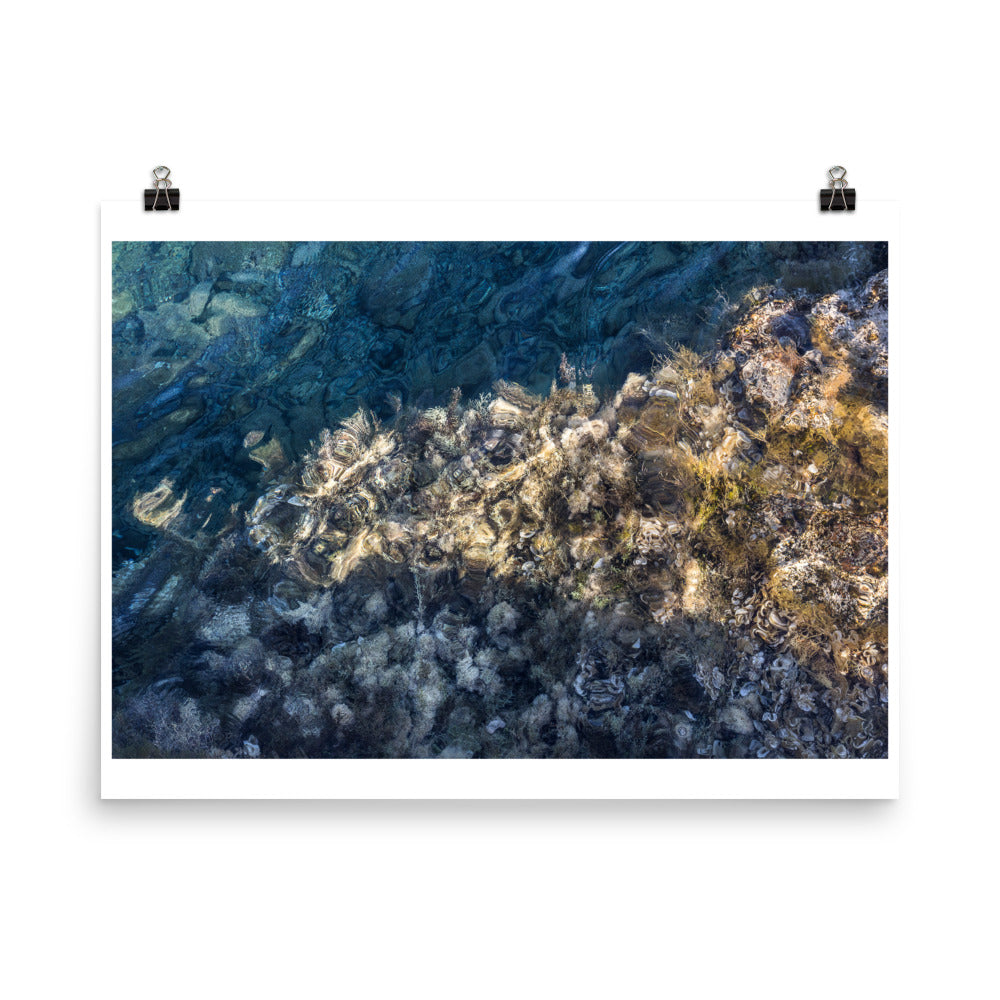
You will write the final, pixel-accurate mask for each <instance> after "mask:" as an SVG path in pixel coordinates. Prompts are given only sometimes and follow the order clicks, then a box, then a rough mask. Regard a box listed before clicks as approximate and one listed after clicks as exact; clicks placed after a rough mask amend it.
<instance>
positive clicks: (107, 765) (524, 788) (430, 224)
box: [101, 192, 905, 799]
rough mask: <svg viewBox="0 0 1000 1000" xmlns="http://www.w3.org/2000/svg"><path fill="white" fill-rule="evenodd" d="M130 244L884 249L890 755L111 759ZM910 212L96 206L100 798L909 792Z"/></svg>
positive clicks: (488, 204) (408, 204) (863, 207)
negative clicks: (905, 541)
mask: <svg viewBox="0 0 1000 1000" xmlns="http://www.w3.org/2000/svg"><path fill="white" fill-rule="evenodd" d="M119 240H164V241H166V240H224V241H230V240H254V241H267V240H296V241H297V240H302V241H305V240H327V241H332V240H565V241H571V240H572V241H576V240H591V241H603V240H644V241H645V240H670V241H675V240H705V241H708V240H760V241H765V240H886V241H888V243H889V292H890V294H889V342H890V379H889V454H890V462H889V582H890V586H889V636H890V640H889V757H888V759H886V760H566V761H564V760H115V759H113V758H112V756H111V561H110V554H111V544H110V542H111V503H110V497H111V449H110V442H111V392H110V385H111V243H112V242H113V241H119ZM898 268H899V210H898V207H897V205H896V203H894V202H866V201H863V200H859V203H858V208H857V210H856V211H855V212H839V213H829V212H820V211H819V208H818V198H817V200H815V201H811V202H803V201H770V202H714V201H713V202H708V201H702V202H697V201H691V202H667V201H659V202H643V201H601V202H597V201H538V202H530V201H527V202H526V201H395V202H393V201H350V202H301V201H300V202H294V201H291V202H287V201H286V202H199V201H197V200H193V201H192V200H188V199H182V201H181V209H180V211H178V212H145V211H143V209H142V204H141V197H140V196H139V193H138V192H137V197H136V199H135V200H134V201H129V202H118V201H116V202H103V203H102V205H101V373H102V381H101V486H102V498H101V499H102V503H101V538H102V544H101V797H102V798H164V799H167V798H191V799H206V798H208V799H216V798H218V799H224V798H229V799H246V798H279V799H307V798H339V799H378V798H387V799H456V798H470V799H489V798H498V799H590V798H598V799H600V798H607V799H649V798H895V797H897V796H898V788H899V700H900V681H899V665H900V663H899V661H900V645H901V635H900V629H899V622H900V619H899V606H898V605H899V585H898V583H899V571H898V567H899V553H898V537H899V532H898V509H899V504H898V497H897V492H898V485H899V474H898V473H899V469H898V460H899V414H900V412H901V411H900V399H901V396H900V392H901V389H900V384H901V379H900V371H901V370H902V369H903V368H904V363H903V362H902V357H903V356H904V354H905V350H904V345H903V338H902V336H901V333H902V331H901V329H900V326H899V323H898V316H899V311H900V310H899V306H898V294H897V290H898V289H899V288H900V284H901V283H900V282H899V279H898Z"/></svg>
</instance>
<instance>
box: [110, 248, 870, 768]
mask: <svg viewBox="0 0 1000 1000" xmlns="http://www.w3.org/2000/svg"><path fill="white" fill-rule="evenodd" d="M884 258H885V250H884V247H880V246H877V245H867V244H865V245H861V244H764V243H741V244H727V243H708V244H707V243H656V244H651V243H645V244H637V243H622V244H614V243H607V244H598V243H594V244H591V243H505V244H491V243H466V244H456V243H438V244H435V243H425V244H332V243H331V244H275V243H268V244H231V243H214V244H213V243H197V244H178V243H159V244H116V246H115V249H114V269H113V277H114V302H113V315H114V329H113V369H114V370H113V459H114V462H113V468H114V483H113V494H114V496H113V522H114V534H113V540H112V545H113V552H114V564H115V567H116V570H117V571H118V573H119V581H120V587H119V591H118V595H119V596H118V597H116V602H115V609H114V613H115V625H116V634H117V636H118V645H117V646H116V651H117V652H116V662H117V673H116V678H117V679H118V681H119V683H120V685H121V688H120V689H121V691H123V692H124V691H125V690H126V687H128V690H129V692H130V694H129V697H136V696H137V695H136V692H137V691H141V692H143V693H142V697H146V698H152V699H154V701H155V699H156V698H157V697H160V698H161V701H163V704H162V705H160V706H159V707H160V708H162V709H163V711H165V712H167V714H168V715H169V714H170V713H171V712H173V713H174V714H176V711H179V709H178V708H177V706H178V704H179V702H178V701H177V699H178V697H179V695H174V696H171V697H173V701H171V699H170V698H168V697H167V696H168V695H169V694H170V692H172V691H181V692H184V691H186V692H187V694H188V695H190V696H191V698H190V699H189V700H193V701H194V702H195V703H196V704H200V705H208V704H209V703H211V704H212V706H213V708H214V709H219V711H220V712H221V713H222V715H224V714H225V712H227V711H229V712H231V711H232V705H233V697H232V691H229V692H228V693H227V684H228V685H229V687H233V683H235V682H232V679H230V681H226V680H224V679H220V678H219V677H216V678H215V680H213V681H211V683H209V682H207V681H206V680H205V676H204V675H205V663H206V658H207V660H211V657H212V656H213V655H214V656H220V655H225V656H232V655H234V652H233V651H234V649H235V647H236V646H239V644H240V643H241V642H243V641H244V640H249V639H250V638H258V641H259V637H258V636H256V635H253V633H254V632H258V633H260V634H261V635H265V634H266V635H269V636H270V639H269V640H268V641H267V642H265V643H264V644H263V647H267V649H273V650H275V651H277V650H279V649H281V648H283V649H285V651H286V652H285V653H281V652H276V653H275V655H277V656H285V657H286V658H290V659H292V661H293V665H292V667H291V668H288V670H290V671H291V673H292V674H294V673H295V671H296V670H297V669H299V668H300V667H302V668H304V666H305V664H303V663H300V662H299V661H300V660H302V658H303V657H307V656H308V657H312V658H313V659H315V657H316V656H319V655H322V654H323V650H324V648H326V646H328V645H336V643H333V642H332V641H331V639H332V638H334V637H332V636H331V635H329V634H328V633H329V628H328V624H329V623H323V622H319V625H320V626H321V627H319V628H318V630H317V629H316V628H314V627H313V626H314V625H315V624H316V622H313V621H312V619H310V624H304V620H303V621H300V620H295V619H294V610H295V608H296V607H299V606H301V605H300V604H296V603H295V601H299V602H301V601H302V600H303V594H302V593H301V592H296V594H295V597H294V600H293V601H292V603H291V604H289V602H288V601H287V600H285V599H284V598H282V596H281V593H280V587H279V590H278V592H276V591H275V587H276V586H278V585H280V584H281V582H282V581H281V580H280V579H276V578H275V570H274V568H273V566H272V565H271V564H270V563H268V562H267V561H266V560H265V559H264V558H263V557H259V558H256V559H255V558H252V557H251V548H249V547H248V546H247V544H246V540H247V534H246V531H247V518H248V515H249V512H250V511H251V509H252V508H253V507H254V505H255V504H256V503H258V501H259V499H260V497H261V496H262V494H264V493H265V492H266V491H267V490H268V488H269V487H272V486H273V485H274V484H280V483H282V482H285V481H292V480H294V479H295V477H296V475H297V473H298V470H299V467H300V463H301V461H302V460H303V458H305V457H306V456H307V455H309V454H310V452H311V450H313V449H314V447H315V444H316V442H317V441H318V440H319V438H320V435H321V433H322V432H323V430H324V429H326V428H335V427H337V426H338V424H339V423H340V422H341V421H343V420H345V419H347V418H349V417H350V416H351V415H352V414H354V413H356V412H357V411H359V410H363V411H367V412H369V413H370V414H371V415H372V416H373V418H374V419H376V420H381V421H383V422H385V423H386V425H391V424H392V422H393V421H395V420H396V419H397V417H396V414H397V413H398V412H402V413H406V412H410V411H418V410H420V411H431V410H433V409H434V408H435V407H448V406H449V405H452V406H455V405H459V406H461V407H466V406H471V405H472V403H473V401H474V400H476V399H478V398H480V397H483V396H487V395H489V394H491V393H492V387H493V385H494V384H495V383H496V382H497V381H498V380H503V381H505V382H508V383H517V384H518V385H520V386H523V387H524V388H525V389H526V390H528V391H529V392H532V393H535V394H537V395H538V396H545V395H547V394H548V392H549V390H550V388H551V387H552V386H553V384H554V383H558V384H560V385H564V386H565V385H568V384H571V383H572V384H574V385H577V384H578V385H583V384H584V383H588V384H591V385H593V387H594V391H595V393H596V395H597V397H600V398H602V399H608V398H610V397H612V396H613V395H614V393H615V391H616V390H617V389H619V388H620V386H621V385H622V382H623V380H624V379H625V377H626V375H627V374H628V373H629V372H632V371H634V372H643V371H648V370H649V369H650V367H651V366H652V364H653V361H654V358H655V357H657V356H659V355H662V354H663V353H665V352H666V351H668V350H669V349H670V348H673V347H676V346H678V345H688V346H691V347H693V348H694V349H696V350H698V351H706V350H709V349H710V348H712V347H713V346H714V345H715V344H716V342H717V340H718V338H719V337H720V336H721V335H722V334H723V333H724V332H725V330H726V328H727V324H728V323H731V320H732V316H733V313H734V309H735V307H736V306H737V305H738V304H739V303H740V301H741V300H742V299H743V298H744V297H745V296H746V295H747V293H748V292H750V290H751V289H753V288H755V287H758V286H766V285H775V284H777V285H783V286H784V287H785V288H787V289H789V293H788V297H789V298H794V297H795V296H799V297H808V296H812V297H813V298H815V297H816V296H818V295H821V294H823V293H827V292H833V291H835V290H836V289H838V288H844V287H848V286H851V285H856V284H858V283H859V282H862V281H864V280H865V279H866V278H867V277H868V276H869V275H870V274H872V273H874V272H875V271H876V270H878V269H879V268H880V267H882V266H884ZM800 346H802V347H803V349H804V347H805V345H800ZM456 447H457V445H456ZM445 450H446V449H445ZM453 457H454V456H448V455H444V456H443V458H442V461H444V460H446V459H450V458H453ZM427 474H428V475H430V473H427ZM614 515H615V512H614V510H608V511H606V512H605V516H612V517H613V516H614ZM237 548H238V549H239V550H240V552H241V556H240V559H241V560H244V561H243V562H240V566H241V572H242V573H245V574H250V579H251V581H252V586H250V587H248V588H245V589H244V591H241V592H240V594H239V595H238V596H239V597H240V601H242V602H243V603H237V602H234V601H232V600H229V599H230V598H232V597H233V595H232V594H229V593H227V592H226V586H228V584H226V586H223V587H222V588H221V592H213V584H212V579H213V575H212V573H213V571H212V566H213V565H216V564H218V563H223V564H224V563H226V562H227V560H228V559H229V557H228V556H227V555H226V553H227V552H229V551H230V550H235V549H237ZM216 575H218V574H216ZM411 575H412V574H411ZM222 576H223V577H225V573H222ZM206 580H207V581H208V585H207V586H206ZM369 584H370V581H369V583H368V584H366V586H368V585H369ZM383 584H386V582H385V581H381V582H380V586H381V585H383ZM386 586H388V585H387V584H386ZM395 586H397V587H399V586H400V584H399V583H398V582H396V583H395ZM409 586H411V587H412V586H413V584H412V582H411V583H410V584H409ZM417 586H418V588H419V585H417ZM391 589H392V588H391V587H389V590H390V591H391ZM218 590H219V587H218V586H216V591H218ZM314 596H315V595H314ZM319 596H320V597H323V596H324V595H323V594H322V593H320V594H319ZM409 596H411V595H404V600H405V599H409ZM419 596H420V595H419V594H418V593H416V592H414V593H413V595H412V598H413V599H414V600H417V599H418V598H419ZM220 599H224V600H223V601H222V604H221V605H218V602H219V600H220ZM254 599H259V600H266V601H270V602H271V604H270V605H269V606H270V607H272V608H273V607H275V606H277V607H278V608H279V612H281V613H284V615H285V619H283V620H282V621H280V622H272V623H271V624H270V626H269V627H268V628H261V622H259V621H256V620H255V618H254V616H255V614H256V612H254V611H253V609H252V607H251V605H253V601H254ZM310 599H311V598H310ZM199 601H200V602H201V604H199ZM275 601H277V602H278V604H277V605H275ZM244 605H245V607H244ZM220 607H221V608H222V610H221V611H220ZM248 608H249V609H250V610H247V609H248ZM226 609H228V610H226ZM233 609H235V610H233ZM289 613H291V614H292V620H288V615H289ZM326 613H327V614H328V615H333V616H335V615H336V611H335V610H334V609H332V608H328V609H327V612H326ZM303 614H305V612H303ZM310 614H311V613H310ZM316 614H321V612H316ZM220 615H222V618H221V619H220V618H219V616H220ZM227 615H229V616H230V617H231V618H232V622H231V623H230V624H231V625H232V627H231V628H229V633H230V634H229V637H228V638H227V633H226V625H225V622H226V621H227V620H228V619H226V616H227ZM306 617H309V616H308V615H306ZM376 617H377V616H376ZM313 618H315V615H313ZM217 619H218V621H217ZM193 622H198V623H200V624H199V625H198V626H197V627H194V626H193V625H192V623H193ZM212 622H216V625H212V624H211V623H212ZM247 629H249V631H247ZM275 629H276V630H277V631H275ZM206 630H207V631H206ZM439 631H440V629H439ZM230 640H233V641H234V642H235V645H231V647H230V648H229V649H228V650H227V649H225V644H226V643H227V642H229V641H230ZM501 645H502V643H501ZM263 647H262V648H263ZM254 649H255V652H254V654H253V656H256V655H257V654H258V653H259V650H256V647H254ZM220 651H221V652H220ZM289 652H291V653H293V654H294V655H291V656H288V655H287V654H288V653H289ZM266 653H267V650H266V649H265V653H264V658H265V659H266ZM248 655H249V654H248ZM253 656H251V659H253ZM272 668H273V664H272ZM254 669H256V668H254ZM250 672H251V673H252V672H253V671H250ZM271 672H272V673H273V669H272V671H271ZM286 672H287V671H286ZM334 672H336V671H334ZM279 673H280V671H279ZM598 674H600V671H599V670H598ZM456 677H457V675H456ZM456 677H452V678H451V681H450V683H451V684H452V685H453V686H455V685H457V684H458V681H457V679H456ZM198 678H200V679H198ZM602 679H603V680H609V679H608V678H601V677H599V676H598V678H597V680H602ZM241 683H242V682H241ZM594 683H596V681H594ZM609 683H610V680H609ZM289 684H291V687H292V688H293V689H294V687H295V684H294V681H286V682H285V683H284V687H285V688H288V687H289ZM151 685H152V686H151ZM156 685H160V687H156ZM438 686H439V687H440V686H441V685H438ZM444 686H445V687H447V685H444ZM473 686H474V685H473ZM238 687H239V684H236V688H238ZM258 687H259V685H258ZM431 687H433V685H431ZM522 687H523V686H522ZM233 690H235V688H233ZM255 690H256V689H255ZM150 692H153V693H152V694H151V693H150ZM156 692H159V694H156ZM495 693H496V692H495ZM541 693H544V692H543V691H542V688H541V687H540V688H539V694H541ZM272 695H273V692H271V693H269V694H268V695H267V696H264V697H265V700H266V698H268V697H272ZM249 696H250V695H249V694H244V695H243V697H249ZM412 696H413V694H412V692H410V693H409V694H408V695H407V697H411V698H412ZM520 696H521V697H523V696H525V691H524V690H521V692H520ZM289 697H291V698H293V702H292V704H293V708H294V697H296V696H295V695H289V694H287V693H286V694H285V695H283V699H284V700H283V701H282V705H284V704H285V701H287V699H288V698H289ZM301 697H302V698H304V699H305V700H306V701H310V699H309V698H308V697H306V696H305V695H301ZM336 704H339V705H342V706H345V708H344V711H350V710H351V707H350V699H349V698H348V699H347V700H346V701H343V702H337V703H336ZM220 706H222V708H220ZM314 707H315V706H314ZM334 707H335V706H334ZM241 711H242V709H241ZM303 711H304V712H305V715H306V716H310V718H311V715H310V712H309V711H306V710H303ZM154 714H155V713H154ZM190 714H191V712H190V711H189V715H190ZM285 714H286V715H289V713H288V712H287V711H285ZM320 714H322V715H323V719H324V721H323V722H322V724H320V723H316V724H315V725H313V724H311V723H309V724H303V726H300V727H299V728H300V729H302V728H303V727H304V728H305V729H309V730H312V729H318V732H319V735H318V736H311V737H309V738H308V739H306V740H305V742H304V743H303V744H302V745H303V746H306V745H308V747H309V748H310V749H309V752H310V753H311V754H314V755H315V754H317V753H318V754H320V755H323V754H324V753H326V752H335V751H336V741H335V740H334V741H333V743H329V741H327V743H324V740H325V739H326V737H324V736H323V733H324V732H326V730H327V729H329V726H330V722H329V717H330V712H329V706H328V710H327V711H326V712H325V713H320ZM341 714H343V712H342V713H341ZM294 716H295V713H294V711H293V712H292V713H291V716H290V717H294ZM171 717H172V716H171ZM213 717H216V718H217V719H218V716H213ZM248 718H251V717H250V716H248ZM244 721H245V720H244ZM435 724H436V723H435ZM206 725H209V726H210V723H206ZM217 725H218V726H220V727H221V729H225V728H226V724H225V723H224V722H223V723H217ZM228 725H230V727H232V726H233V723H232V722H231V721H230V723H228ZM411 725H412V722H411ZM243 728H245V727H244V726H243V723H240V725H239V726H237V727H236V729H239V730H240V732H237V733H236V734H235V735H233V734H232V733H230V735H229V736H228V737H227V738H228V740H229V745H231V746H234V747H236V748H237V750H238V749H239V747H240V745H241V743H242V738H239V739H238V738H237V737H242V736H244V735H246V734H245V733H243V732H242V729H243ZM147 729H148V727H147ZM432 729H433V726H432ZM220 731H221V730H220ZM288 739H289V740H290V742H289V744H288V746H287V747H286V748H285V750H284V752H285V753H286V754H287V753H292V752H294V748H295V740H294V739H293V738H291V737H289V738H288ZM317 741H318V743H317ZM168 742H169V741H168ZM209 742H211V741H209ZM155 743H156V741H155V740H153V744H154V746H155ZM211 745H212V746H215V744H214V743H212V744H211ZM447 745H450V744H446V746H447ZM324 748H325V749H324ZM161 749H162V748H161ZM203 749H204V748H203ZM342 749H343V748H341V750H342ZM439 749H443V747H442V748H439ZM165 752H170V751H169V749H167V750H166V751H165ZM354 752H357V751H356V749H355V751H354ZM366 752H375V753H378V752H379V748H378V747H377V746H369V747H368V748H367V751H366ZM384 752H398V751H393V750H392V748H391V747H385V748H384Z"/></svg>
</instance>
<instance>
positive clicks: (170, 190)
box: [142, 167, 181, 212]
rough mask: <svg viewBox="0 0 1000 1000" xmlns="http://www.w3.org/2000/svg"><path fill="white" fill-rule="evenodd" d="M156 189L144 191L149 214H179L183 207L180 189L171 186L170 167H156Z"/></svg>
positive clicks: (154, 173) (154, 172)
mask: <svg viewBox="0 0 1000 1000" xmlns="http://www.w3.org/2000/svg"><path fill="white" fill-rule="evenodd" d="M153 183H154V184H155V185H156V186H155V187H151V188H146V190H145V191H143V193H142V195H143V201H144V203H145V205H144V207H145V209H146V211H147V212H177V211H179V210H180V207H181V191H180V188H175V187H172V186H171V184H170V169H169V167H156V168H155V169H154V170H153Z"/></svg>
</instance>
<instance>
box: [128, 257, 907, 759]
mask: <svg viewBox="0 0 1000 1000" xmlns="http://www.w3.org/2000/svg"><path fill="white" fill-rule="evenodd" d="M111 279H112V301H111V302H110V303H109V307H110V310H111V319H112V329H111V366H112V385H111V387H110V388H111V397H112V398H111V434H112V440H111V442H110V448H111V452H110V454H111V463H112V480H111V495H110V498H109V499H110V504H111V529H112V530H111V538H110V540H109V544H110V549H111V572H112V582H111V586H112V607H111V615H112V649H111V687H112V712H111V738H112V753H113V756H114V757H115V758H203V759H209V758H215V759H217V758H279V759H289V758H312V759H316V758H319V759H334V758H411V759H426V758H462V759H467V758H471V759H489V758H523V759H545V758H580V759H599V758H610V759H637V758H653V759H672V758H690V759H719V758H723V759H734V758H744V759H760V760H763V759H769V758H817V759H818V758H832V759H837V758H841V759H848V758H855V759H857V758H886V757H887V756H888V752H889V737H888V703H889V695H888V691H889V677H888V663H889V641H890V640H889V630H888V611H887V608H888V586H889V580H888V479H889V477H888V437H889V434H888V430H889V420H888V393H889V379H888V295H889V291H888V244H887V243H885V242H844V241H841V242H835V241H833V242H802V241H799V242H775V241H760V242H753V241H731V242H722V241H694V242H691V241H688V242H650V241H640V242H617V243H616V242H539V241H534V242H489V241H475V242H454V241H448V242H442V241H439V242H385V241H379V242H357V241H354V242H298V243H295V242H276V241H259V242H235V241H232V242H211V241H183V242H182V241H163V242H132V241H115V242H114V243H113V244H112V258H111ZM755 766H756V765H755ZM760 766H761V767H766V766H767V765H760Z"/></svg>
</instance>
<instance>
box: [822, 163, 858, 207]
mask: <svg viewBox="0 0 1000 1000" xmlns="http://www.w3.org/2000/svg"><path fill="white" fill-rule="evenodd" d="M826 175H827V177H829V178H830V187H829V188H823V190H822V191H820V193H819V210H820V211H821V212H853V211H854V188H849V187H848V186H847V170H846V169H845V168H844V167H830V169H829V170H828V171H827V172H826Z"/></svg>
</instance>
